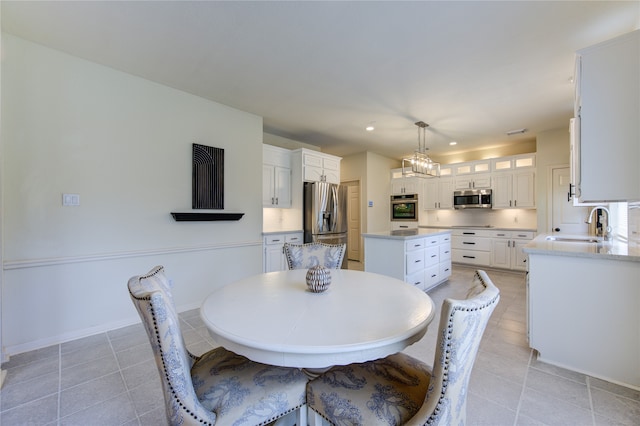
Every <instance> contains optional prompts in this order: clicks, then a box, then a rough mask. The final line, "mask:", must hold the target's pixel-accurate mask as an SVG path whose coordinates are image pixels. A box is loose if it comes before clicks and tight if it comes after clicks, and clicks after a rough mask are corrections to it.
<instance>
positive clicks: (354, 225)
mask: <svg viewBox="0 0 640 426" xmlns="http://www.w3.org/2000/svg"><path fill="white" fill-rule="evenodd" d="M343 185H347V188H348V191H347V230H348V233H347V259H348V260H356V261H358V262H360V252H361V250H360V239H361V237H360V183H359V182H348V183H343Z"/></svg>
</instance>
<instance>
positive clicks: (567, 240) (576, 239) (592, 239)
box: [546, 235, 602, 244]
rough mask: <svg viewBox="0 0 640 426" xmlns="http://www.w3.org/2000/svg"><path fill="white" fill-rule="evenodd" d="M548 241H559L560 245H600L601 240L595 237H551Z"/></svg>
mask: <svg viewBox="0 0 640 426" xmlns="http://www.w3.org/2000/svg"><path fill="white" fill-rule="evenodd" d="M546 240H547V241H557V242H559V243H591V244H593V243H600V242H602V241H601V240H599V239H597V238H595V237H560V236H555V235H550V236H548V237H547V238H546Z"/></svg>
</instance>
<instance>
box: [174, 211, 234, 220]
mask: <svg viewBox="0 0 640 426" xmlns="http://www.w3.org/2000/svg"><path fill="white" fill-rule="evenodd" d="M171 216H173V218H174V219H175V220H176V222H210V221H214V220H240V219H242V216H244V213H204V212H202V213H199V212H188V213H174V212H172V213H171Z"/></svg>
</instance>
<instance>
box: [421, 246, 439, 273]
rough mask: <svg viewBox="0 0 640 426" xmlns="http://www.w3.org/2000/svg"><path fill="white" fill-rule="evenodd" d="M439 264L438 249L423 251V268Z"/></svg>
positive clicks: (429, 248) (432, 248)
mask: <svg viewBox="0 0 640 426" xmlns="http://www.w3.org/2000/svg"><path fill="white" fill-rule="evenodd" d="M438 263H440V247H439V246H435V247H427V248H426V249H425V250H424V266H425V268H426V267H429V266H433V265H436V264H438Z"/></svg>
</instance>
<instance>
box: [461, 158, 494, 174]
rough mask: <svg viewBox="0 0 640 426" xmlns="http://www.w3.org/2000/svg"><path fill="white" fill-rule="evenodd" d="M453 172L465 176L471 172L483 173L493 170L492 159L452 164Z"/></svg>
mask: <svg viewBox="0 0 640 426" xmlns="http://www.w3.org/2000/svg"><path fill="white" fill-rule="evenodd" d="M451 167H453V174H454V175H455V176H464V175H470V174H481V173H489V172H491V160H479V161H471V162H468V163H456V164H452V165H451Z"/></svg>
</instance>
